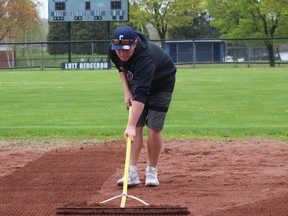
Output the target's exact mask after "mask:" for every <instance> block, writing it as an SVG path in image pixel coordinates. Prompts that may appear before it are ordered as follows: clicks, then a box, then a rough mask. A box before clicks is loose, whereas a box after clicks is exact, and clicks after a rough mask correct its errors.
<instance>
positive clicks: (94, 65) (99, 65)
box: [62, 62, 111, 70]
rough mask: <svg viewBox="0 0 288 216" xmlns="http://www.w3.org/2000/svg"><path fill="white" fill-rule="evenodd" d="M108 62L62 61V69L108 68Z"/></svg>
mask: <svg viewBox="0 0 288 216" xmlns="http://www.w3.org/2000/svg"><path fill="white" fill-rule="evenodd" d="M110 68H111V67H110V64H109V63H108V62H94V63H90V62H74V63H73V62H66V63H62V69H66V70H77V69H80V70H97V69H110Z"/></svg>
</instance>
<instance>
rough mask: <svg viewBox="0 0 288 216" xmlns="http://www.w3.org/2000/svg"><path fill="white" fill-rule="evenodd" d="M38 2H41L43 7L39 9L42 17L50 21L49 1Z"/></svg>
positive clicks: (41, 0) (39, 0) (38, 0)
mask: <svg viewBox="0 0 288 216" xmlns="http://www.w3.org/2000/svg"><path fill="white" fill-rule="evenodd" d="M35 1H36V2H40V4H41V6H40V7H39V10H40V17H41V18H46V19H48V0H35Z"/></svg>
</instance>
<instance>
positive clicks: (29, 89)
mask: <svg viewBox="0 0 288 216" xmlns="http://www.w3.org/2000/svg"><path fill="white" fill-rule="evenodd" d="M287 80H288V73H287V70H286V69H282V68H264V69H261V68H253V69H251V68H248V69H247V68H245V69H239V68H234V69H178V72H177V82H176V87H175V93H174V95H173V100H172V103H171V107H170V109H169V113H168V116H167V119H166V125H165V128H164V130H165V133H164V135H165V138H193V137H215V138H226V137H237V138H244V137H263V138H267V137H269V138H275V139H287V137H288V135H287V131H288V93H287V92H288V85H287V82H286V81H287ZM0 81H1V82H0V94H1V103H0V108H1V113H0V128H1V130H0V139H1V140H23V139H27V140H39V139H41V140H48V141H49V140H71V141H74V140H102V139H122V138H123V132H124V129H125V125H126V121H127V112H126V109H125V107H124V99H123V92H122V87H121V82H120V80H119V78H118V74H117V72H116V71H115V70H105V71H104V70H103V71H102V70H101V71H64V70H51V71H50V70H44V71H28V72H27V71H25V72H22V71H14V72H11V71H5V70H4V71H1V72H0Z"/></svg>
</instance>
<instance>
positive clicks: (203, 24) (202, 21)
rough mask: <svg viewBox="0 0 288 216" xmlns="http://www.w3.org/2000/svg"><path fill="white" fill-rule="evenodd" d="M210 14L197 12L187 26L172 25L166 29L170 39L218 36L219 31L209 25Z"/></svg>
mask: <svg viewBox="0 0 288 216" xmlns="http://www.w3.org/2000/svg"><path fill="white" fill-rule="evenodd" d="M210 20H211V19H210V16H209V15H208V14H207V13H206V12H204V13H201V14H199V15H198V16H197V17H196V18H195V19H193V20H192V23H191V24H190V25H189V26H181V27H174V28H171V29H169V30H168V33H169V37H170V38H172V39H180V38H182V39H187V38H219V37H220V33H219V31H218V30H217V29H216V28H215V27H213V26H211V25H210Z"/></svg>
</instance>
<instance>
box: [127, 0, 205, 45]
mask: <svg viewBox="0 0 288 216" xmlns="http://www.w3.org/2000/svg"><path fill="white" fill-rule="evenodd" d="M201 2H202V1H200V0H185V1H175V0H131V1H130V8H129V9H130V17H129V18H130V21H129V22H130V23H131V24H132V25H133V26H134V27H136V28H137V29H141V30H146V29H147V24H151V25H152V26H153V27H154V28H155V29H156V31H157V33H158V35H159V37H160V39H161V40H162V42H163V43H162V46H163V47H164V40H165V39H166V36H167V31H168V28H170V27H179V26H187V25H190V24H191V22H192V20H193V18H194V17H197V15H198V14H199V13H200V12H202V10H203V4H202V3H201Z"/></svg>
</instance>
